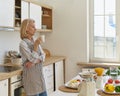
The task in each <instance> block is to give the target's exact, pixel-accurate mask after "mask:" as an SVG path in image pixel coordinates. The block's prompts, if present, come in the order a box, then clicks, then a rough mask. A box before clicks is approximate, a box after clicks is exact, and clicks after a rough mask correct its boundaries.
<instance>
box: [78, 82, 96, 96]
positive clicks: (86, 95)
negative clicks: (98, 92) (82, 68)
mask: <svg viewBox="0 0 120 96" xmlns="http://www.w3.org/2000/svg"><path fill="white" fill-rule="evenodd" d="M95 88H96V83H95V82H94V81H82V82H81V83H80V85H79V86H78V91H79V94H78V96H95Z"/></svg>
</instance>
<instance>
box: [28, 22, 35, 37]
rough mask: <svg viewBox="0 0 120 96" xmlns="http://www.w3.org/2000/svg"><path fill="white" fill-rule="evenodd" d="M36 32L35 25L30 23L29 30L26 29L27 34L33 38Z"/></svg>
mask: <svg viewBox="0 0 120 96" xmlns="http://www.w3.org/2000/svg"><path fill="white" fill-rule="evenodd" d="M35 31H36V28H35V23H33V22H30V23H29V24H28V26H27V29H26V33H27V34H28V35H29V36H33V35H34V33H35Z"/></svg>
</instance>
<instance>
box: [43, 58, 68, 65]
mask: <svg viewBox="0 0 120 96" xmlns="http://www.w3.org/2000/svg"><path fill="white" fill-rule="evenodd" d="M65 59H66V57H65V56H50V57H47V58H46V59H45V62H44V63H43V66H47V65H49V64H53V63H55V62H57V61H60V60H65Z"/></svg>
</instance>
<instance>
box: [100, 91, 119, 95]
mask: <svg viewBox="0 0 120 96" xmlns="http://www.w3.org/2000/svg"><path fill="white" fill-rule="evenodd" d="M102 91H103V92H104V93H105V94H110V95H118V94H119V95H120V92H113V93H112V92H106V91H104V90H102Z"/></svg>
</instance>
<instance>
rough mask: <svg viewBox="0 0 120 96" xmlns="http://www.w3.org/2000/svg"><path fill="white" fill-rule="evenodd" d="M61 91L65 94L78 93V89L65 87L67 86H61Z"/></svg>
mask: <svg viewBox="0 0 120 96" xmlns="http://www.w3.org/2000/svg"><path fill="white" fill-rule="evenodd" d="M59 90H60V91H63V92H68V93H78V90H77V89H72V88H67V87H65V85H62V86H60V87H59Z"/></svg>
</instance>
